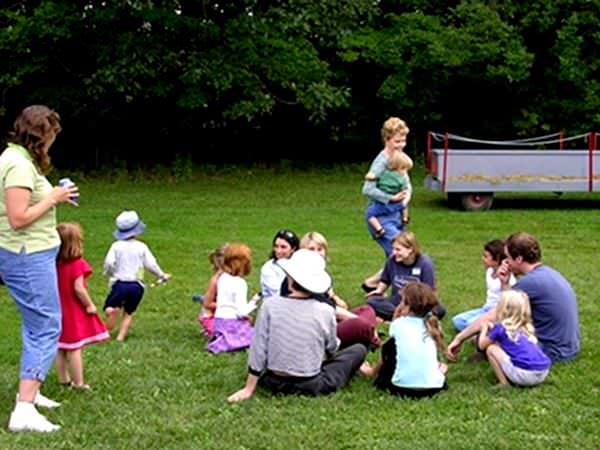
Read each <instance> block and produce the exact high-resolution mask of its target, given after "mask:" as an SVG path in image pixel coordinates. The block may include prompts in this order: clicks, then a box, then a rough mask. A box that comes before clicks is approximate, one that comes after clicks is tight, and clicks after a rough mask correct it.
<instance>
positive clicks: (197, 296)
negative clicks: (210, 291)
mask: <svg viewBox="0 0 600 450" xmlns="http://www.w3.org/2000/svg"><path fill="white" fill-rule="evenodd" d="M192 301H193V302H194V303H202V302H204V295H200V294H194V295H192Z"/></svg>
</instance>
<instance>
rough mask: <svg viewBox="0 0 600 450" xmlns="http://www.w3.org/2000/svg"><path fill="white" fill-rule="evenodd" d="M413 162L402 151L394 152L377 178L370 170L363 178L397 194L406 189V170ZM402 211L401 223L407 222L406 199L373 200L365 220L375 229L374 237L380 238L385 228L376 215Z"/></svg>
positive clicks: (385, 190)
mask: <svg viewBox="0 0 600 450" xmlns="http://www.w3.org/2000/svg"><path fill="white" fill-rule="evenodd" d="M412 167H413V162H412V159H410V156H408V155H407V154H406V153H404V152H394V153H392V156H390V158H389V160H388V163H387V169H386V170H384V171H383V173H382V174H381V176H380V177H379V178H376V177H375V174H373V173H372V172H369V173H367V175H366V176H365V180H367V181H375V180H377V187H378V188H379V189H380V190H382V191H383V192H386V193H388V194H392V195H394V194H397V193H398V192H402V191H406V190H407V189H408V186H409V180H408V175H407V173H408V171H409V170H410V169H412ZM400 210H401V211H402V223H403V224H407V223H408V222H409V219H408V201H407V200H403V201H400V202H389V203H381V202H379V201H376V200H373V201H372V202H371V204H370V205H369V207H368V208H367V220H368V222H369V224H370V225H371V226H372V227H373V229H374V230H375V237H376V238H380V237H382V236H383V235H384V234H385V230H384V229H383V227H382V226H381V222H379V219H378V216H387V215H390V214H394V213H396V212H398V211H400Z"/></svg>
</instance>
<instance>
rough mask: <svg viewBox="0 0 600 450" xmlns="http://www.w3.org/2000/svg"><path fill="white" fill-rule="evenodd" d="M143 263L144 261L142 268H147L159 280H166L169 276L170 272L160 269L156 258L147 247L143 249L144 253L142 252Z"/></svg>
mask: <svg viewBox="0 0 600 450" xmlns="http://www.w3.org/2000/svg"><path fill="white" fill-rule="evenodd" d="M143 263H144V268H146V269H148V270H149V271H150V272H152V273H153V274H154V275H156V277H157V278H158V279H159V280H164V281H166V280H168V279H169V278H171V274H170V273H165V272H163V271H162V269H161V268H160V266H159V265H158V262H156V258H155V257H154V255H153V254H152V252H151V251H150V249H149V248H148V247H146V251H144V254H143Z"/></svg>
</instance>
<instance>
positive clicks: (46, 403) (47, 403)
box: [33, 391, 60, 408]
mask: <svg viewBox="0 0 600 450" xmlns="http://www.w3.org/2000/svg"><path fill="white" fill-rule="evenodd" d="M33 404H34V405H35V406H41V407H43V408H58V407H59V406H60V403H58V402H55V401H54V400H50V399H49V398H48V397H46V396H44V395H42V393H41V392H40V391H38V392H37V394H35V398H34V399H33Z"/></svg>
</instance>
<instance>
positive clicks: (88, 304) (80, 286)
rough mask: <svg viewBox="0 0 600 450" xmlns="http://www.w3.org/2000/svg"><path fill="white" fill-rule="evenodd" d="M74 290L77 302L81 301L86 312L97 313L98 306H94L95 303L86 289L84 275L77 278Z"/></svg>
mask: <svg viewBox="0 0 600 450" xmlns="http://www.w3.org/2000/svg"><path fill="white" fill-rule="evenodd" d="M73 288H74V290H75V296H76V297H77V300H79V301H80V302H81V304H82V305H83V306H84V307H85V312H87V313H88V314H94V313H95V312H96V305H94V302H93V301H92V298H91V297H90V294H89V293H88V291H87V288H86V287H85V280H84V277H83V275H82V276H80V277H77V278H75V281H74V283H73Z"/></svg>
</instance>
